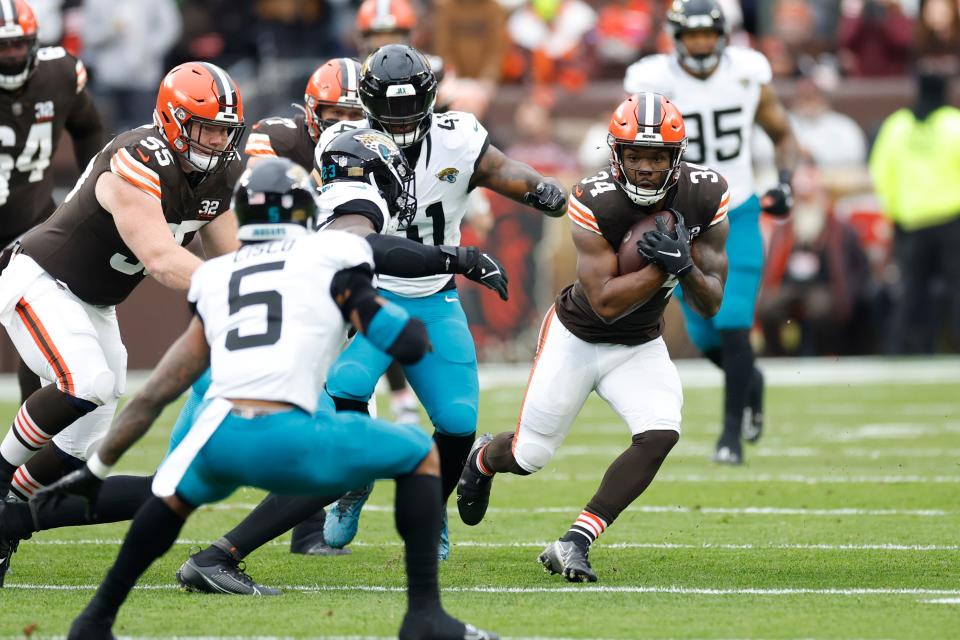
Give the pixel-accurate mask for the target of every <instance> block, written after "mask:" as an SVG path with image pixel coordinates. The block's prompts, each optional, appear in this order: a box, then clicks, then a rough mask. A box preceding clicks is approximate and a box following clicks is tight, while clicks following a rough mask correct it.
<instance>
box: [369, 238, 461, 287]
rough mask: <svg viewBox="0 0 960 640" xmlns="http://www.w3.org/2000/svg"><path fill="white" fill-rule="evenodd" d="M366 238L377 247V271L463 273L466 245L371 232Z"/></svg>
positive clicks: (406, 274) (413, 274)
mask: <svg viewBox="0 0 960 640" xmlns="http://www.w3.org/2000/svg"><path fill="white" fill-rule="evenodd" d="M366 241H367V242H369V243H370V246H371V247H373V262H374V264H375V265H377V267H376V268H377V273H381V274H383V275H386V276H396V277H398V278H419V277H422V276H432V275H437V274H441V273H463V271H460V270H459V268H460V265H461V264H462V263H464V262H467V261H468V260H467V257H466V250H467V248H466V247H452V246H446V245H443V246H439V247H435V246H432V245H428V244H420V243H419V242H415V241H413V240H410V239H409V238H400V237H398V236H385V235H379V234H376V235H374V234H371V235H368V236H367V237H366Z"/></svg>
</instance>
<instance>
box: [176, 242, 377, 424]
mask: <svg viewBox="0 0 960 640" xmlns="http://www.w3.org/2000/svg"><path fill="white" fill-rule="evenodd" d="M357 266H364V267H366V268H369V269H371V270H372V269H373V250H372V249H371V248H370V245H369V244H367V242H366V241H365V240H363V239H362V238H360V237H358V236H356V235H354V234H352V233H347V232H345V231H320V232H317V233H315V234H311V235H304V236H300V237H297V238H292V239H287V240H278V241H276V242H261V243H253V244H248V245H245V246H243V247H241V248H240V249H239V250H238V251H235V252H234V253H228V254H227V255H224V256H220V257H219V258H214V259H212V260H208V261H207V262H205V263H203V265H201V266H200V268H199V269H197V270H196V272H195V273H194V274H193V278H191V280H190V291H189V293H188V294H187V298H188V299H189V300H190V302H191V303H192V304H193V305H194V307H195V310H196V313H197V315H199V316H200V319H201V320H202V321H203V330H204V333H205V335H206V337H207V343H208V344H209V345H210V368H211V375H212V383H211V385H210V389H209V391H208V392H207V397H208V398H212V397H221V398H242V399H254V400H272V401H275V402H289V403H291V404H294V405H296V406H298V407H300V408H301V409H303V410H304V411H306V412H308V413H313V412H314V411H315V409H316V405H317V398H318V397H319V395H320V390H321V389H322V388H323V383H324V381H325V380H326V376H327V370H328V369H329V368H330V365H331V364H332V363H333V360H334V359H335V358H336V357H337V356H338V355H339V354H340V350H341V348H342V347H343V341H344V340H345V339H346V332H347V325H346V323H345V322H344V320H343V315H342V314H341V312H340V308H339V307H338V306H337V304H336V302H334V300H333V297H332V296H331V293H330V285H331V282H332V280H333V276H334V274H336V273H337V272H338V271H341V270H343V269H350V268H353V267H357Z"/></svg>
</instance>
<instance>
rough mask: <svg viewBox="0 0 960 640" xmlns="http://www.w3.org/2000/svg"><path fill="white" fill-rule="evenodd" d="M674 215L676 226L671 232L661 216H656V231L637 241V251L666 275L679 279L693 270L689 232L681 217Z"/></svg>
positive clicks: (648, 232)
mask: <svg viewBox="0 0 960 640" xmlns="http://www.w3.org/2000/svg"><path fill="white" fill-rule="evenodd" d="M674 213H675V214H676V216H677V226H676V228H675V229H674V230H673V232H672V233H671V232H670V231H668V230H667V223H666V222H664V220H663V216H657V220H656V223H657V230H656V231H647V232H646V233H645V234H643V237H642V238H641V239H640V240H637V251H639V252H640V255H642V256H643V257H644V258H646V259H647V260H649V261H650V262H652V263H654V264H655V265H657V266H658V267H660V268H661V269H663V270H664V271H666V272H667V273H670V274H673V275H675V276H677V277H680V276H682V275H683V274H685V273H686V272H688V271H690V269H693V258H692V257H691V256H690V232H689V231H687V226H686V225H685V224H684V222H683V216H682V215H680V214H679V213H677V212H674Z"/></svg>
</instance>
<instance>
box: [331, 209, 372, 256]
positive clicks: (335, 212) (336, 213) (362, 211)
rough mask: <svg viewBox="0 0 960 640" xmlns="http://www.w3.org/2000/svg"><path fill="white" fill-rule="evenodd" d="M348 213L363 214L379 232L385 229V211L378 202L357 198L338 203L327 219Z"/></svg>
mask: <svg viewBox="0 0 960 640" xmlns="http://www.w3.org/2000/svg"><path fill="white" fill-rule="evenodd" d="M347 215H353V216H363V217H364V218H366V219H367V220H369V221H370V223H371V224H373V229H374V231H376V232H377V233H380V231H381V230H382V229H383V223H384V220H383V211H382V210H381V208H380V206H379V205H378V204H377V203H376V202H373V201H372V200H368V199H367V198H355V199H353V200H348V201H347V202H344V203H342V204H338V205H337V206H335V207H334V208H333V211H332V212H331V213H330V216H329V217H328V218H327V219H328V220H333V219H335V218H339V217H340V216H347ZM376 237H382V236H376ZM370 239H371V238H367V240H368V241H369V240H370ZM371 244H373V243H371ZM374 256H376V252H374Z"/></svg>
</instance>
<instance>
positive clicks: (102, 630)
mask: <svg viewBox="0 0 960 640" xmlns="http://www.w3.org/2000/svg"><path fill="white" fill-rule="evenodd" d="M112 628H113V620H112V619H107V620H104V619H102V618H94V617H93V616H90V615H87V614H86V612H84V613H81V614H80V615H79V616H77V618H76V619H75V620H74V621H73V624H71V625H70V632H69V633H67V640H116V636H114V635H113V631H112V630H111V629H112Z"/></svg>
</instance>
